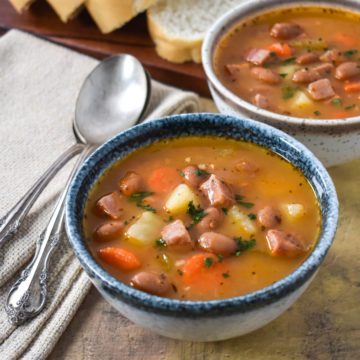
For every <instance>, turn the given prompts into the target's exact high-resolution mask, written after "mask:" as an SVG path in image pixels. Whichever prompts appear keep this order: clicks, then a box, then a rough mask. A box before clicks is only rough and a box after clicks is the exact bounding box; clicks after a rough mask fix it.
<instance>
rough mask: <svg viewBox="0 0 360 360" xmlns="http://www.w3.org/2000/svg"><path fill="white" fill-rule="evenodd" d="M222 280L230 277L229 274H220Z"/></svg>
mask: <svg viewBox="0 0 360 360" xmlns="http://www.w3.org/2000/svg"><path fill="white" fill-rule="evenodd" d="M222 276H223V278H225V279H227V278H229V277H230V274H229V273H228V272H225V273H222Z"/></svg>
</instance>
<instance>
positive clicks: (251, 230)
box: [225, 205, 257, 236]
mask: <svg viewBox="0 0 360 360" xmlns="http://www.w3.org/2000/svg"><path fill="white" fill-rule="evenodd" d="M225 223H226V225H225V226H227V227H228V228H229V229H231V231H232V232H233V236H249V235H253V234H255V233H256V230H257V229H256V226H255V224H254V221H253V220H250V218H249V217H248V216H247V214H246V213H244V212H243V211H241V210H240V208H239V207H238V206H236V205H234V206H233V207H231V208H230V209H229V211H228V213H227V216H226V217H225Z"/></svg>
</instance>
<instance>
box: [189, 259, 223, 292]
mask: <svg viewBox="0 0 360 360" xmlns="http://www.w3.org/2000/svg"><path fill="white" fill-rule="evenodd" d="M182 271H183V281H184V283H185V284H186V285H190V286H192V287H193V288H194V289H196V290H197V291H200V290H201V291H202V292H204V293H205V292H207V293H209V292H212V291H214V290H215V289H216V288H217V287H218V286H219V285H220V283H221V282H222V281H223V280H224V277H223V273H225V272H226V268H225V265H224V263H219V261H218V258H217V257H216V256H215V255H214V254H210V253H201V254H195V255H193V256H191V257H190V258H189V259H188V260H187V261H186V263H185V265H184V266H183V269H182Z"/></svg>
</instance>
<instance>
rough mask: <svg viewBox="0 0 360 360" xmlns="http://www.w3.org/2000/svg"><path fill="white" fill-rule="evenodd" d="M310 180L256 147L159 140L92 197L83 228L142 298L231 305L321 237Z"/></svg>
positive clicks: (125, 162)
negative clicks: (224, 300) (229, 301)
mask: <svg viewBox="0 0 360 360" xmlns="http://www.w3.org/2000/svg"><path fill="white" fill-rule="evenodd" d="M320 225H321V218H320V210H319V206H318V203H317V199H316V197H315V194H314V192H313V189H312V187H311V186H310V184H309V183H308V181H307V180H306V178H305V177H304V176H303V175H302V173H300V172H299V171H298V170H297V169H295V168H294V167H293V166H292V165H291V164H289V163H288V162H287V161H285V160H283V159H282V158H280V157H279V156H278V155H276V154H274V153H272V152H270V151H268V150H266V149H264V148H262V147H259V146H257V145H254V144H251V143H246V142H242V141H236V140H231V139H225V138H217V137H183V138H179V139H171V140H164V141H160V142H157V143H154V144H152V145H149V146H147V147H144V148H142V149H139V150H137V151H135V152H133V153H131V154H130V155H129V156H128V157H126V158H125V159H122V160H120V161H119V162H117V163H116V164H115V165H113V166H112V167H111V168H110V169H109V170H107V171H106V172H105V173H104V174H103V175H102V177H101V178H100V179H99V181H98V182H97V184H96V185H95V186H94V188H93V190H92V191H91V193H90V195H89V197H88V200H87V203H86V205H85V210H84V218H83V229H84V235H85V238H86V241H87V242H88V244H89V247H90V249H91V252H92V254H93V256H94V257H95V258H96V259H97V261H98V262H99V263H100V264H101V265H102V266H103V267H104V268H105V269H106V270H107V271H108V272H110V273H111V274H112V275H113V276H115V277H116V278H118V279H119V280H121V281H122V282H124V283H125V284H128V285H130V286H134V287H135V288H137V289H140V290H143V291H145V292H148V293H151V294H155V295H160V296H166V297H169V298H176V299H181V300H210V299H221V298H229V297H234V296H238V295H242V294H246V293H249V292H252V291H255V290H258V289H261V288H263V287H266V286H268V285H270V284H272V283H274V282H275V281H277V280H280V279H282V278H283V277H285V276H286V275H288V274H289V273H291V272H292V271H294V270H295V269H296V268H297V267H298V266H299V265H300V264H301V263H302V262H303V261H304V259H305V258H306V257H307V256H308V255H309V253H310V252H311V250H312V248H313V246H314V245H315V244H316V241H317V239H318V236H319V229H320Z"/></svg>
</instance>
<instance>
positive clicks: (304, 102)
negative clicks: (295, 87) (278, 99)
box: [291, 91, 314, 109]
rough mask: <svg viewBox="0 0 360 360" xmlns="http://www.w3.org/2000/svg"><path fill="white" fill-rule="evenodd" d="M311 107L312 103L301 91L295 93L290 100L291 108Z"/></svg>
mask: <svg viewBox="0 0 360 360" xmlns="http://www.w3.org/2000/svg"><path fill="white" fill-rule="evenodd" d="M313 105H314V103H313V101H312V100H311V99H310V98H309V97H308V96H307V95H306V94H305V93H304V92H303V91H297V92H296V94H295V95H294V97H293V99H292V100H291V107H292V108H297V109H306V108H309V107H311V106H313Z"/></svg>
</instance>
